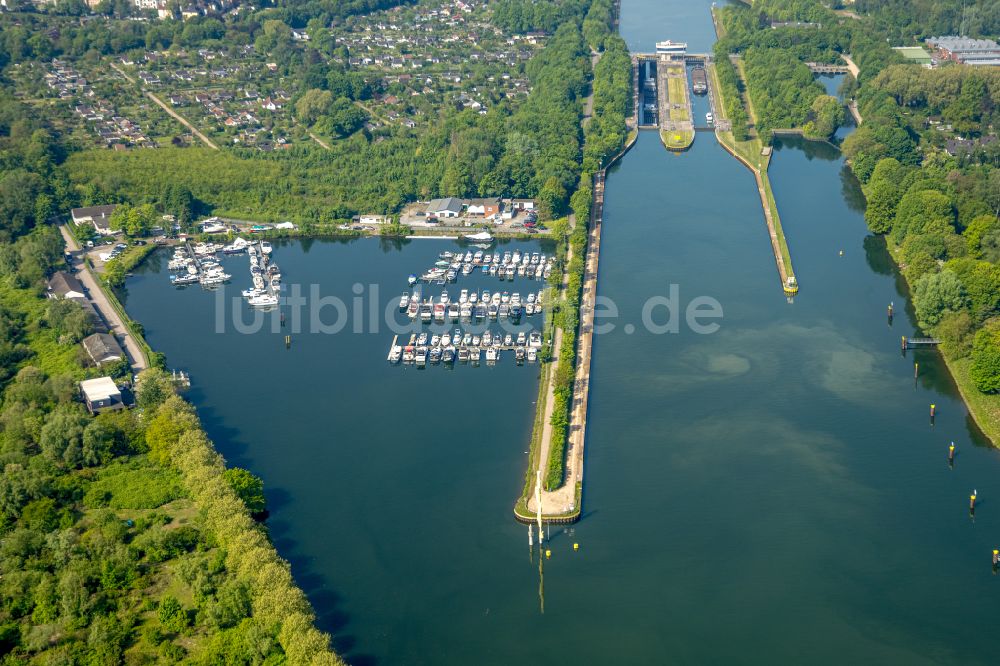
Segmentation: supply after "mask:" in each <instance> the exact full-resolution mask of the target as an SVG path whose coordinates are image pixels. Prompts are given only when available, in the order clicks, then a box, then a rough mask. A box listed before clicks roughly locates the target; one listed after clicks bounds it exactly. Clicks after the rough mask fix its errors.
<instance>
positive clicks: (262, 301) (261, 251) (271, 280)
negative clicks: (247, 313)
mask: <svg viewBox="0 0 1000 666" xmlns="http://www.w3.org/2000/svg"><path fill="white" fill-rule="evenodd" d="M244 249H245V250H246V252H247V254H248V255H250V279H251V280H252V281H253V286H252V287H251V288H249V289H244V290H243V297H244V298H246V299H247V304H249V305H250V306H251V307H255V308H273V307H275V306H277V305H278V302H279V298H278V292H279V291H280V290H281V269H280V268H278V264H276V263H273V262H272V261H271V252H272V251H273V248H272V247H271V244H270V243H268V242H267V241H260V242H257V243H248V244H247V245H246V247H245V248H244Z"/></svg>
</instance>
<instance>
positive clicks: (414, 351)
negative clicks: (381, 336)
mask: <svg viewBox="0 0 1000 666" xmlns="http://www.w3.org/2000/svg"><path fill="white" fill-rule="evenodd" d="M398 342H399V336H396V338H394V339H393V341H392V346H391V347H390V348H389V357H388V360H389V362H390V363H393V364H396V363H407V364H411V363H412V364H416V365H426V364H427V363H432V364H437V363H454V362H455V361H456V360H457V361H458V362H460V363H469V362H471V363H473V364H478V363H479V362H480V360H481V359H482V357H483V356H484V355H485V357H486V362H487V363H495V362H496V361H498V360H499V359H500V354H501V352H504V351H508V352H509V351H513V352H514V358H515V360H516V361H517V362H518V363H519V364H520V363H523V362H524V361H528V362H530V363H534V362H536V361H537V360H538V354H539V349H541V347H542V336H541V334H540V333H539V332H538V331H531V333H530V334H528V333H525V332H524V331H521V332H519V333H518V334H517V335H516V336H515V335H514V334H513V333H507V334H501V333H497V334H496V335H493V334H492V333H491V332H490V331H485V332H484V333H483V334H482V335H481V336H480V335H478V334H474V333H471V332H469V331H464V332H463V331H462V330H461V329H455V331H454V332H453V333H448V332H445V333H442V334H440V335H438V334H434V335H430V334H428V333H420V334H412V335H410V339H409V342H408V343H407V344H405V345H401V344H398Z"/></svg>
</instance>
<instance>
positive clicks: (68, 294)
mask: <svg viewBox="0 0 1000 666" xmlns="http://www.w3.org/2000/svg"><path fill="white" fill-rule="evenodd" d="M46 295H47V296H48V297H49V298H71V299H82V300H87V292H86V291H84V288H83V284H82V283H81V282H80V281H79V280H78V279H76V276H75V275H70V274H69V273H67V272H66V271H59V272H57V273H55V274H54V275H53V276H52V277H50V278H49V284H48V291H47V292H46Z"/></svg>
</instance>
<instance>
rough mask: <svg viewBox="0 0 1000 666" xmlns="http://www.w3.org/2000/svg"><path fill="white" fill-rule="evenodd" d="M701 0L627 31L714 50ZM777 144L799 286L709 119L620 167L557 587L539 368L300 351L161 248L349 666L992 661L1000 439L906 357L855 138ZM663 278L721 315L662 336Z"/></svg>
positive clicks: (902, 320) (643, 5)
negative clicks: (780, 263) (580, 488)
mask: <svg viewBox="0 0 1000 666" xmlns="http://www.w3.org/2000/svg"><path fill="white" fill-rule="evenodd" d="M708 7H709V3H708V2H704V1H703V0H700V1H699V2H691V3H681V2H679V0H670V1H669V2H661V1H659V0H625V3H624V7H623V16H622V31H623V35H624V36H625V37H626V39H627V40H628V41H629V43H630V46H631V47H632V48H633V49H635V50H639V49H643V48H644V49H649V48H650V47H651V42H652V41H656V40H657V39H663V38H668V37H669V38H674V39H686V40H687V41H689V42H691V43H692V45H691V48H692V50H708V48H709V47H710V45H711V40H712V32H711V22H710V19H709V15H708ZM678 8H680V9H678ZM675 10H677V11H680V12H681V13H680V14H679V15H677V16H676V17H674V14H672V13H671V12H674V11H675ZM667 17H673V18H671V19H670V20H667ZM657 24H662V25H663V27H662V28H657V27H656V26H657ZM654 28H656V29H654ZM646 42H650V44H647V43H646ZM771 169H772V170H771V178H772V182H773V185H774V189H775V194H776V197H777V200H778V207H779V209H780V212H781V215H782V222H783V225H784V228H785V231H786V233H787V235H788V242H789V245H790V248H791V252H792V257H793V260H794V265H795V269H796V274H797V275H798V277H799V280H800V282H801V284H802V291H801V293H800V295H799V296H798V297H796V299H795V301H794V303H789V302H787V301H786V299H785V297H784V296H783V294H782V292H781V289H780V284H779V278H778V276H777V271H776V268H775V266H774V258H773V255H772V254H771V249H770V245H769V243H768V237H767V231H766V228H765V225H764V221H763V216H762V213H761V209H760V203H759V199H758V197H757V193H756V191H755V189H754V186H753V179H752V177H751V175H750V173H749V172H748V171H746V170H745V169H744V168H743V167H742V166H740V165H739V164H738V163H737V162H736V161H735V160H734V159H732V158H731V157H729V156H728V155H727V154H726V153H725V152H724V151H723V150H722V149H721V148H720V147H719V146H718V145H717V144H716V142H715V140H714V137H713V136H712V135H711V134H708V133H699V135H698V137H697V140H696V141H695V144H694V146H693V148H692V149H691V150H690V151H688V152H687V153H684V154H683V155H680V156H676V155H671V154H668V153H667V152H666V151H664V150H663V148H662V146H661V145H660V143H659V140H658V138H657V136H656V134H655V133H644V134H642V135H641V136H640V139H639V142H638V144H637V145H636V147H635V148H634V149H633V150H632V152H630V153H629V154H628V155H627V156H626V157H625V159H624V160H623V162H622V164H621V165H620V166H619V167H617V168H615V169H614V171H613V173H611V174H610V176H609V179H608V189H607V202H606V209H605V211H606V212H605V224H604V236H603V240H602V256H601V276H600V282H599V285H598V291H599V294H600V295H602V296H605V297H607V298H610V299H613V300H614V302H615V304H616V307H617V309H618V312H619V315H618V318H617V319H615V320H613V321H612V323H614V324H615V327H614V330H613V331H612V332H610V333H607V334H604V335H600V336H597V337H596V340H595V349H594V365H593V380H592V385H591V408H590V422H589V432H588V438H587V462H586V479H587V482H586V491H585V498H584V510H585V515H584V517H583V520H582V521H581V522H580V523H579V524H578V525H576V526H575V527H574V528H573V530H572V532H566V531H563V529H562V528H560V529H559V530H557V531H555V532H553V534H552V541H551V549H552V558H551V559H550V560H548V561H546V562H545V563H544V577H543V583H544V585H543V586H540V583H541V582H542V581H540V576H539V566H538V563H537V560H536V561H534V562H533V561H531V560H529V553H528V546H527V534H526V530H525V529H524V528H523V527H522V526H519V525H516V524H515V523H514V522H513V520H512V518H511V513H510V510H511V505H512V502H513V499H514V497H515V496H516V495H517V493H518V491H519V489H520V485H521V479H522V478H523V472H524V467H525V455H524V449H525V446H526V442H527V438H528V434H529V431H530V427H531V419H532V415H533V414H532V413H533V409H534V399H535V390H536V386H537V384H536V381H537V380H536V377H535V374H536V373H535V372H533V371H532V369H530V368H528V367H524V368H517V367H514V365H513V363H512V362H510V361H508V362H507V363H502V364H501V365H499V366H498V367H496V368H493V369H489V368H485V367H482V368H479V369H475V370H474V369H471V368H456V369H455V370H454V371H450V372H449V371H445V370H443V369H442V368H431V369H428V370H426V371H413V370H407V369H404V368H393V367H390V366H388V364H386V362H385V353H386V348H387V345H388V342H389V339H390V338H391V335H388V334H386V333H380V334H377V335H369V334H351V333H349V334H338V335H319V334H315V335H306V334H302V335H296V336H294V339H293V344H292V348H291V349H290V350H286V349H284V345H283V344H282V336H283V333H271V332H260V333H256V334H252V335H243V334H239V333H236V332H234V331H232V330H229V331H228V332H226V333H224V334H219V333H216V332H214V331H215V326H216V322H215V305H214V301H213V297H212V296H211V295H209V294H204V293H202V292H200V291H199V290H186V291H174V290H172V289H170V288H169V287H168V286H167V285H166V283H165V277H164V276H163V275H162V274H158V273H157V272H156V271H157V268H156V265H155V263H154V264H150V265H149V267H148V268H147V269H146V270H147V272H146V273H144V274H140V275H138V276H137V277H135V278H134V279H133V280H132V281H130V283H129V286H128V289H129V298H128V308H129V310H130V311H131V313H132V314H133V315H134V316H135V317H136V318H137V319H139V320H140V321H142V322H143V324H144V325H145V326H146V328H147V331H148V333H149V338H150V342H151V343H152V344H153V346H154V347H156V348H157V349H160V350H163V351H165V352H166V353H167V356H168V358H169V360H170V362H171V364H172V365H176V366H178V367H183V368H185V369H188V370H190V371H191V372H192V374H193V377H194V388H193V390H192V392H191V394H190V397H191V399H192V400H193V401H194V402H195V404H196V405H197V406H198V408H199V411H200V413H201V414H202V416H203V418H204V419H205V421H206V425H207V427H208V429H209V432H210V434H211V435H212V437H213V438H214V439H215V441H216V443H217V445H218V446H219V448H220V449H221V450H222V451H223V453H225V455H226V456H227V458H228V459H229V460H230V461H232V462H233V463H235V464H240V465H245V466H247V467H249V468H250V469H252V470H254V471H255V472H256V473H258V474H260V475H261V476H262V477H263V478H264V479H265V482H266V484H267V486H268V488H269V495H268V498H269V502H270V504H271V508H272V516H271V518H270V520H269V521H268V523H269V525H270V527H271V530H272V532H273V535H274V537H275V541H276V543H277V545H278V548H279V550H280V551H281V553H282V554H283V555H284V556H285V557H288V558H289V559H290V560H291V562H292V565H293V571H294V573H295V575H296V578H297V580H298V581H299V582H300V583H301V584H302V586H303V587H304V588H305V590H306V591H307V593H308V594H309V596H310V599H311V600H312V601H313V603H314V605H315V606H316V609H317V611H318V613H319V615H320V623H321V626H322V627H323V628H324V629H327V630H330V631H332V632H334V634H335V635H336V644H337V647H338V649H340V650H341V652H342V653H343V654H345V655H346V656H347V657H348V659H349V660H350V661H351V662H352V663H355V664H375V663H377V664H541V663H550V664H599V663H627V664H665V663H684V664H711V663H725V664H731V663H745V664H759V663H812V664H843V663H863V664H885V663H899V664H922V663H928V664H930V663H953V664H970V663H987V662H991V661H995V657H996V654H997V640H996V638H995V636H994V630H993V627H994V623H995V619H996V618H997V617H998V613H1000V602H998V600H997V594H998V590H1000V588H998V585H1000V579H998V578H997V577H995V576H993V575H992V573H991V570H990V549H991V548H992V547H993V546H994V545H995V544H998V543H1000V456H998V453H997V452H996V451H995V450H993V449H990V448H987V447H986V446H985V445H984V442H983V440H982V439H981V438H980V437H979V436H978V435H977V434H976V433H975V431H974V429H973V428H972V426H971V424H970V421H969V419H968V416H967V413H966V410H965V408H964V406H963V405H962V403H961V401H960V400H959V399H958V398H957V396H956V392H955V389H954V388H953V386H952V383H951V382H950V380H949V379H948V376H947V373H946V371H945V370H944V368H943V366H942V365H941V364H940V363H939V362H938V361H937V359H936V357H935V356H934V355H933V354H930V353H923V354H919V355H917V356H916V358H917V359H918V360H919V361H920V367H921V377H920V379H919V380H918V381H916V382H914V379H913V360H914V355H913V354H912V353H911V354H910V355H909V356H907V357H906V358H903V357H901V354H900V352H899V336H900V335H910V334H912V333H913V332H914V328H913V323H912V321H911V319H910V317H909V314H908V305H907V298H906V296H905V293H904V291H903V288H902V283H901V282H900V280H899V279H898V277H897V276H896V273H895V271H894V269H893V268H892V267H891V264H890V262H889V260H888V257H887V255H886V253H885V250H884V248H883V246H882V244H881V243H880V242H879V241H877V240H876V239H873V238H871V237H870V236H868V234H867V232H866V229H865V225H864V220H863V217H862V213H861V206H862V199H861V195H860V192H859V190H858V187H857V184H856V182H855V181H854V179H853V178H852V177H851V176H850V174H849V173H848V172H846V171H845V169H844V165H843V162H842V160H841V157H840V155H839V154H838V153H837V151H836V150H835V149H834V148H833V147H832V146H829V145H827V144H807V143H803V142H800V141H791V140H786V141H784V142H783V143H781V144H779V145H778V146H777V147H776V155H775V157H774V160H773V162H772V167H771ZM520 245H522V246H523V245H524V244H523V243H522V244H520ZM443 247H444V246H443V245H442V244H441V242H435V241H419V242H414V243H411V244H409V245H407V246H406V247H404V248H402V249H397V248H391V247H386V246H381V245H380V244H379V243H378V242H377V241H359V242H354V243H349V244H338V243H323V242H315V243H310V244H306V245H301V244H298V243H295V244H292V245H288V246H283V247H279V248H278V249H277V250H276V257H277V260H278V261H279V263H280V264H281V265H282V266H283V268H284V269H285V271H284V272H285V273H286V275H287V276H288V277H287V278H286V282H300V283H302V284H310V283H317V284H320V285H322V287H323V293H324V294H339V295H341V296H342V297H343V298H344V299H345V300H349V299H350V298H351V297H352V296H353V291H352V285H354V284H355V283H363V284H366V285H367V284H370V283H371V284H380V285H382V289H383V296H384V297H385V299H386V300H387V299H388V298H390V297H391V298H397V297H398V292H399V291H401V290H402V289H403V288H404V285H402V284H401V282H400V278H401V277H403V276H405V275H406V274H407V273H409V272H412V271H416V270H417V269H419V268H422V267H423V266H424V265H426V263H427V260H428V259H429V258H432V257H433V256H434V255H436V253H437V252H438V251H440V250H441V249H443ZM841 250H843V254H842V255H841V253H840V251H841ZM237 261H239V264H238V268H240V269H243V267H244V266H245V259H241V260H237ZM240 275H242V272H241V273H240ZM469 284H471V283H469ZM484 284H488V285H493V284H494V283H493V282H492V281H491V282H488V283H484ZM671 285H676V290H677V293H678V301H679V304H680V306H681V308H682V313H683V308H684V307H685V306H686V305H687V304H688V303H689V302H691V300H692V299H695V298H697V297H701V296H704V297H710V298H713V299H715V300H716V301H718V303H719V304H720V305H721V307H722V309H723V314H724V316H723V317H722V319H721V320H717V322H718V323H719V324H720V327H719V330H718V331H717V332H715V333H713V334H698V333H696V332H694V331H692V330H691V329H690V328H688V327H687V326H686V325H685V323H684V322H683V321H682V322H681V324H680V327H679V332H678V333H676V334H654V333H652V332H650V331H648V330H647V329H646V328H645V327H644V326H643V324H642V311H643V307H644V304H646V303H647V301H648V299H650V298H653V297H656V296H666V295H668V294H670V293H671ZM461 286H465V285H459V287H461ZM451 292H452V293H453V295H454V294H455V293H456V289H455V288H452V289H451ZM890 301H894V302H895V305H896V313H897V316H896V318H895V321H894V322H893V324H892V325H891V326H890V325H889V323H888V322H887V320H886V306H887V304H888V303H889V302H890ZM664 318H665V311H664V309H663V308H659V309H658V310H656V312H655V313H654V319H655V320H656V321H657V322H660V323H662V322H663V320H664ZM629 324H631V325H632V327H634V328H630V327H629V326H628V325H629ZM629 331H631V332H629ZM931 403H935V404H936V405H937V407H938V416H937V419H936V422H935V423H934V425H933V426H932V425H931V423H930V421H929V418H928V406H929V405H930V404H931ZM950 440H954V441H955V442H956V443H957V445H958V450H959V456H958V457H957V459H956V462H955V465H954V468H949V466H948V464H947V461H946V450H947V446H948V442H949V441H950ZM974 488H975V489H978V491H979V497H980V498H981V499H980V502H979V505H978V510H977V513H976V516H975V520H974V521H973V520H972V519H970V516H969V513H968V508H967V503H968V495H969V493H970V492H971V491H972V490H973V489H974ZM574 542H578V543H579V544H580V550H579V551H578V552H574V551H573V548H572V544H573V543H574ZM540 588H541V589H540ZM542 590H543V595H540V591H542ZM540 596H543V597H544V613H543V612H542V607H541V606H542V599H541V598H540Z"/></svg>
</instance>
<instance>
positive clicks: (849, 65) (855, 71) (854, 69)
mask: <svg viewBox="0 0 1000 666" xmlns="http://www.w3.org/2000/svg"><path fill="white" fill-rule="evenodd" d="M840 57H841V58H842V59H843V61H844V62H846V63H847V69H849V70H851V76H853V77H854V78H858V75H860V74H861V69H860V68H859V67H858V66H857V65H856V64H854V61H853V60H851V56H849V55H846V54H844V53H841V54H840Z"/></svg>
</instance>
